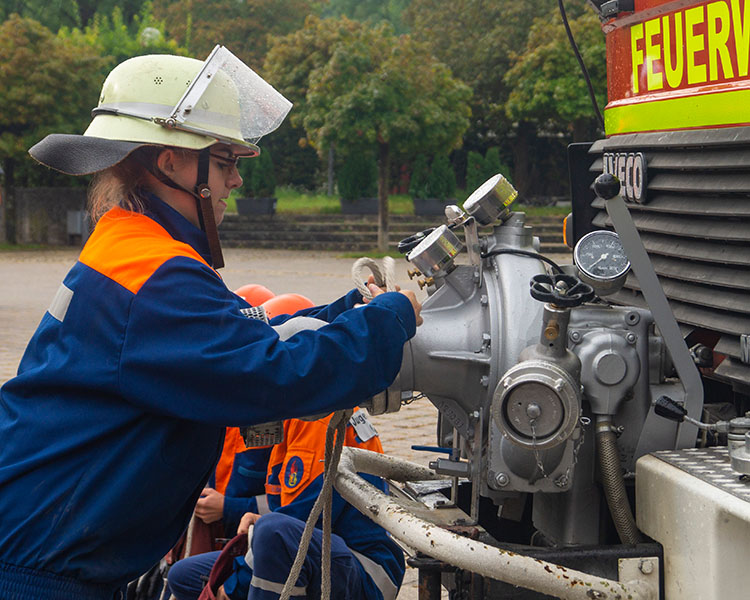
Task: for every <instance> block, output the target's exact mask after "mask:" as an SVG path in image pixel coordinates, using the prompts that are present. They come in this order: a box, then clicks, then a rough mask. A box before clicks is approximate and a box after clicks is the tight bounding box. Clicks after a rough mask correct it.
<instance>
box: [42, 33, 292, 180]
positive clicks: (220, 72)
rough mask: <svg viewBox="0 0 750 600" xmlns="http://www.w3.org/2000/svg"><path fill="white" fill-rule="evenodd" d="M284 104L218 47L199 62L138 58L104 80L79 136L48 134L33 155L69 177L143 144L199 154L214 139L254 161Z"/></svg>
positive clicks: (282, 114)
mask: <svg viewBox="0 0 750 600" xmlns="http://www.w3.org/2000/svg"><path fill="white" fill-rule="evenodd" d="M291 107H292V105H291V103H290V102H289V101H288V100H287V99H286V98H284V97H283V96H282V95H281V94H279V93H278V92H277V91H276V90H275V89H274V88H273V87H272V86H271V85H269V84H268V83H267V82H266V81H264V80H263V78H261V77H260V76H259V75H257V74H256V73H255V72H254V71H253V70H252V69H250V67H248V66H247V65H245V63H243V62H242V61H241V60H240V59H238V58H237V57H236V56H234V55H233V54H232V53H231V52H230V51H229V50H227V49H226V48H224V47H223V46H216V47H215V48H214V50H213V51H212V52H211V54H210V55H209V57H208V58H207V59H206V60H205V61H203V62H201V61H199V60H196V59H193V58H187V57H184V56H172V55H160V54H155V55H148V56H137V57H135V58H131V59H128V60H126V61H125V62H123V63H121V64H119V65H118V66H117V67H115V68H114V69H113V70H112V72H111V73H110V74H109V75H108V76H107V79H106V80H105V81H104V86H103V87H102V93H101V95H100V97H99V105H98V106H97V107H96V108H95V109H94V110H93V111H92V115H93V120H92V121H91V124H90V125H89V127H88V129H86V131H85V133H84V134H83V135H82V136H80V135H67V134H51V135H49V136H47V137H46V138H44V139H43V140H42V141H41V142H39V143H38V144H36V145H35V146H33V147H32V148H31V149H30V150H29V153H30V154H31V156H32V157H33V158H35V159H36V160H38V161H39V162H41V163H42V164H45V165H47V166H49V167H52V168H53V169H56V170H58V171H62V172H63V173H67V174H69V175H87V174H90V173H96V172H97V171H101V170H103V169H106V168H108V167H111V166H112V165H115V164H117V163H118V162H120V161H121V160H123V159H124V158H125V157H126V156H127V155H128V154H130V152H132V151H133V150H135V149H136V148H138V147H139V146H143V145H156V146H175V147H180V148H189V149H193V150H200V149H203V148H207V147H209V146H211V145H212V144H215V143H216V142H224V143H227V144H231V145H232V146H233V147H234V148H233V150H234V151H235V154H237V155H241V156H256V155H257V154H258V153H259V152H260V150H259V148H258V146H257V145H256V144H257V142H258V140H259V139H260V138H261V137H262V136H264V135H266V134H268V133H270V132H272V131H274V130H275V129H276V128H277V127H278V126H279V125H281V123H282V121H283V120H284V118H285V117H286V115H287V114H288V112H289V110H290V109H291Z"/></svg>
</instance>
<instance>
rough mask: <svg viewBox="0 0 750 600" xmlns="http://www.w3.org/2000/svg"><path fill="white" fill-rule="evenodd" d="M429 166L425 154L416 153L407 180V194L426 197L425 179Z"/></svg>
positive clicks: (427, 175)
mask: <svg viewBox="0 0 750 600" xmlns="http://www.w3.org/2000/svg"><path fill="white" fill-rule="evenodd" d="M429 175H430V167H429V164H428V162H427V155H426V154H418V155H417V158H416V159H415V160H414V165H413V166H412V170H411V179H410V180H409V195H410V196H411V197H412V198H427V180H428V177H429Z"/></svg>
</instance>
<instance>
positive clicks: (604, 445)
mask: <svg viewBox="0 0 750 600" xmlns="http://www.w3.org/2000/svg"><path fill="white" fill-rule="evenodd" d="M596 450H597V454H598V456H599V468H600V469H601V476H602V485H603V486H604V495H605V497H606V498H607V505H608V506H609V512H610V514H611V515H612V520H613V521H614V523H615V528H616V529H617V534H618V535H619V536H620V541H621V542H622V543H623V544H637V543H638V542H640V541H641V539H642V538H641V533H640V531H638V527H637V526H636V524H635V519H634V518H633V511H632V510H631V508H630V502H629V501H628V495H627V493H626V491H625V480H624V479H623V477H622V467H621V466H620V454H619V452H618V450H617V438H616V436H615V434H614V433H613V432H612V423H611V422H610V421H609V420H601V421H597V424H596Z"/></svg>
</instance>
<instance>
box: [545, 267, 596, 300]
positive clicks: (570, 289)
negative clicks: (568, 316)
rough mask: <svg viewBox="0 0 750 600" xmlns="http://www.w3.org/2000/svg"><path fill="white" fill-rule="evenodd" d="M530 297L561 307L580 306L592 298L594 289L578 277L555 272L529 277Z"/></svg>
mask: <svg viewBox="0 0 750 600" xmlns="http://www.w3.org/2000/svg"><path fill="white" fill-rule="evenodd" d="M530 285H531V297H532V298H534V300H539V301H540V302H549V303H550V304H554V305H555V306H560V307H562V308H572V307H574V306H580V305H581V304H583V303H584V302H588V301H589V300H592V299H593V298H594V289H593V288H592V287H591V286H590V285H588V284H586V283H583V282H582V281H581V280H580V279H578V277H575V276H573V275H566V274H565V273H555V274H554V275H534V277H532V278H531V282H530Z"/></svg>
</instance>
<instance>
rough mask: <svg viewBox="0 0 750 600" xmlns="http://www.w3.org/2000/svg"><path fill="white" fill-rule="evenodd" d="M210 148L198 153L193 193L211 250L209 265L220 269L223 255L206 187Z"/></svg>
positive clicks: (200, 221)
mask: <svg viewBox="0 0 750 600" xmlns="http://www.w3.org/2000/svg"><path fill="white" fill-rule="evenodd" d="M210 161H211V149H210V148H204V149H203V150H201V151H200V153H199V154H198V180H197V183H196V184H195V188H194V191H193V193H194V195H195V202H196V207H197V209H198V222H199V223H200V226H201V229H202V230H203V231H204V232H205V233H206V238H207V240H208V249H209V251H210V252H211V263H212V264H211V266H212V267H213V268H214V269H221V268H222V267H223V266H224V256H223V255H222V253H221V243H220V242H219V230H218V228H217V227H216V219H215V218H214V207H213V204H212V202H211V188H209V187H208V169H209V166H210V164H211V162H210Z"/></svg>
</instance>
